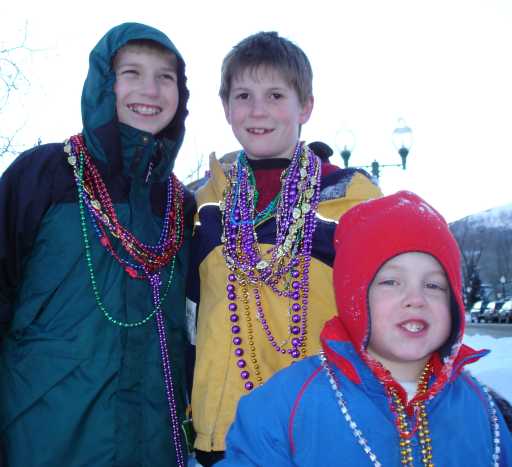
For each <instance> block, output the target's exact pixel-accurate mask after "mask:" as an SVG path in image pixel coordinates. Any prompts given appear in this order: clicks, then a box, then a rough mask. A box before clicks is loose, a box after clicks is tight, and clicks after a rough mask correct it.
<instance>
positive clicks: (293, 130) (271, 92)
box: [223, 66, 313, 159]
mask: <svg viewBox="0 0 512 467" xmlns="http://www.w3.org/2000/svg"><path fill="white" fill-rule="evenodd" d="M223 105H224V111H225V114H226V119H227V121H228V123H229V124H230V125H231V127H232V129H233V133H234V134H235V137H236V138H237V140H238V141H239V142H240V144H241V145H242V147H243V148H244V150H245V152H246V154H247V157H249V158H251V159H270V158H276V157H283V158H291V157H292V155H293V152H294V149H295V146H296V144H297V142H298V139H299V131H300V125H303V124H304V123H306V122H307V121H308V120H309V117H310V115H311V111H312V110H313V97H309V98H308V99H307V100H306V102H305V103H304V104H301V102H300V101H299V97H298V95H297V91H296V90H295V89H294V88H293V87H292V86H291V85H290V84H289V83H288V82H287V81H286V80H285V79H284V78H283V77H282V76H281V74H280V73H279V72H278V71H276V70H273V69H271V68H268V67H263V66H261V67H259V68H256V69H254V70H250V69H246V70H244V71H243V72H241V73H239V74H238V75H235V76H234V77H233V81H232V85H231V89H230V93H229V97H228V99H227V101H225V102H223Z"/></svg>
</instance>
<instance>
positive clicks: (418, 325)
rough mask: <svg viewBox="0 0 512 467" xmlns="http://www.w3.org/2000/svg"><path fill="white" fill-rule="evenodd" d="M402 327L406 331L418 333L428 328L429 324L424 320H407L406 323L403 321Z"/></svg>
mask: <svg viewBox="0 0 512 467" xmlns="http://www.w3.org/2000/svg"><path fill="white" fill-rule="evenodd" d="M400 327H401V328H403V329H405V330H406V331H409V332H412V333H417V332H421V331H423V330H424V329H426V327H427V324H426V323H424V322H422V321H406V322H405V323H401V324H400Z"/></svg>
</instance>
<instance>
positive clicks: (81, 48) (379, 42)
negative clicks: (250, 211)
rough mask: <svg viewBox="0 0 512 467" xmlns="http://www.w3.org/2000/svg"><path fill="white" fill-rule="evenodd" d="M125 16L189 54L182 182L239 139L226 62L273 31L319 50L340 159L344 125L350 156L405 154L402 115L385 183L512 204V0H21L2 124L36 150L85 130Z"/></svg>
mask: <svg viewBox="0 0 512 467" xmlns="http://www.w3.org/2000/svg"><path fill="white" fill-rule="evenodd" d="M84 7H85V8H84ZM126 21H136V22H142V23H146V24H149V25H152V26H155V27H157V28H159V29H161V30H162V31H164V32H165V33H166V34H167V35H169V37H170V38H171V40H172V41H173V42H174V43H175V45H176V46H177V47H178V49H179V50H180V52H181V53H182V55H183V56H184V58H185V60H186V62H187V75H188V86H189V89H190V92H191V98H190V101H189V111H190V114H189V117H188V119H187V134H186V136H185V141H184V144H183V146H182V149H181V151H180V154H179V156H178V160H177V164H176V172H177V174H178V176H179V177H180V178H181V179H182V180H184V179H187V177H189V176H190V175H192V174H194V173H199V174H200V175H203V174H204V170H205V169H206V168H207V167H206V166H207V160H208V155H209V154H210V153H211V152H212V151H214V152H215V153H216V154H217V156H218V157H220V156H222V155H223V154H225V153H227V152H230V151H233V150H237V149H239V148H240V146H239V144H238V143H237V141H236V139H235V138H234V136H233V135H232V132H231V128H230V127H229V125H228V124H227V122H226V120H225V117H224V113H223V110H222V106H221V103H220V99H219V98H218V87H219V82H220V66H221V63H222V59H223V58H224V56H225V55H226V54H227V53H228V51H229V50H230V48H231V47H232V46H233V45H235V44H236V43H237V42H239V41H240V40H241V39H243V38H244V37H246V36H248V35H250V34H252V33H255V32H258V31H263V30H267V31H268V30H275V31H278V32H279V33H280V34H281V35H282V36H284V37H286V38H288V39H290V40H292V41H293V42H295V43H296V44H298V45H299V46H300V47H301V48H302V49H303V50H304V51H305V52H306V54H307V55H308V57H309V59H310V61H311V64H312V67H313V72H314V82H313V89H314V95H315V108H314V110H313V114H312V117H311V119H310V121H309V122H308V123H307V124H306V125H305V126H304V127H303V131H302V138H303V139H304V140H306V141H308V142H311V141H314V140H322V141H325V142H327V143H328V144H329V145H331V146H332V147H333V149H334V150H335V152H336V155H335V156H333V158H332V162H333V163H335V164H337V165H342V160H341V157H340V156H339V151H338V147H337V138H336V135H337V134H338V133H339V132H340V131H341V130H349V131H351V132H352V133H353V134H354V135H355V146H354V149H353V152H352V157H351V161H350V162H351V164H353V165H359V166H364V165H368V164H370V163H371V162H372V161H373V160H374V159H376V160H378V161H379V163H381V164H395V163H399V162H400V159H399V156H398V153H397V151H396V149H395V147H394V146H393V144H392V137H391V135H392V132H393V130H394V129H395V127H396V126H397V122H398V119H399V118H402V119H404V120H405V122H406V124H407V125H408V126H409V127H410V128H411V129H412V132H413V144H412V147H411V150H410V154H409V157H408V161H407V170H406V171H402V170H401V169H400V168H395V167H389V168H384V169H383V170H382V171H381V178H380V185H381V188H382V190H383V191H384V193H386V194H389V193H392V192H395V191H397V190H400V189H408V190H412V191H415V192H417V193H418V194H419V195H421V196H422V197H424V198H425V199H426V200H427V201H429V202H430V203H431V204H432V205H433V206H434V207H436V208H437V209H438V210H439V211H440V212H441V213H442V214H443V215H444V216H445V217H446V218H447V220H448V221H454V220H457V219H459V218H461V217H464V216H466V215H469V214H471V213H475V212H479V211H482V210H485V209H489V208H492V207H496V206H502V205H505V204H509V203H511V201H512V199H511V198H512V196H511V192H512V189H511V183H510V178H511V168H512V162H511V156H512V138H511V137H510V135H511V131H510V130H511V124H512V60H510V48H511V44H512V27H511V24H512V2H510V1H509V0H449V1H447V0H431V1H429V2H425V1H423V0H387V1H385V2H384V1H382V0H337V1H336V2H327V1H323V2H322V1H319V2H311V1H309V2H306V1H303V0H294V1H292V0H280V1H275V0H273V1H269V0H259V1H258V2H253V3H250V2H239V1H238V2H237V1H227V0H216V1H215V2H200V1H194V0H189V1H188V2H179V4H178V3H177V2H169V1H165V2H163V1H153V0H146V1H145V2H140V1H138V2H134V1H133V2H132V1H128V0H127V1H124V2H122V3H121V2H115V1H114V2H105V1H102V2H99V1H97V0H89V1H87V2H79V3H76V4H75V3H69V2H67V3H64V2H57V1H54V0H48V1H45V2H39V1H37V2H36V1H26V0H19V1H17V2H14V3H12V4H11V5H10V7H9V9H8V10H5V9H4V10H3V11H2V16H1V18H0V31H1V34H0V49H3V48H8V47H10V46H13V45H17V44H18V43H19V42H20V40H21V39H22V37H23V31H24V28H25V25H26V28H27V40H26V45H27V46H28V47H30V48H31V49H32V52H30V53H25V52H23V51H19V52H18V53H17V54H16V55H15V56H14V58H15V59H16V60H17V63H19V64H20V66H21V67H22V69H23V71H24V73H25V76H26V78H27V82H25V83H22V84H21V85H20V88H19V90H18V91H17V92H16V93H15V94H14V95H13V96H12V98H11V100H10V101H9V103H8V105H7V106H6V107H4V108H3V109H2V112H1V113H0V128H1V129H2V130H1V131H2V133H6V132H11V133H14V132H17V133H16V143H17V145H18V148H19V149H26V148H28V147H31V146H33V145H34V144H35V143H36V141H37V140H38V138H41V140H42V141H43V142H44V143H46V142H56V141H62V140H63V139H65V138H66V137H67V136H69V135H71V134H74V133H77V132H79V131H80V130H81V116H80V95H81V90H82V85H83V81H84V79H85V76H86V73H87V66H88V65H87V62H88V54H89V52H90V50H91V49H92V48H93V47H94V45H95V44H96V43H97V42H98V40H99V39H100V38H101V36H102V35H103V34H104V33H105V32H107V31H108V30H109V29H110V28H111V27H113V26H115V25H117V24H120V23H122V22H126ZM8 162H9V161H8V160H7V159H6V160H4V161H0V170H3V167H5V165H6V164H7V163H8ZM201 162H202V163H203V165H202V166H201V167H200V168H199V169H198V167H199V166H200V164H201ZM189 181H190V180H189Z"/></svg>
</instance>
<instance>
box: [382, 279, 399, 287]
mask: <svg viewBox="0 0 512 467" xmlns="http://www.w3.org/2000/svg"><path fill="white" fill-rule="evenodd" d="M379 285H390V286H391V285H398V281H397V280H395V279H383V280H381V281H379Z"/></svg>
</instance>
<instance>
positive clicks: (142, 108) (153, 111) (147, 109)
mask: <svg viewBox="0 0 512 467" xmlns="http://www.w3.org/2000/svg"><path fill="white" fill-rule="evenodd" d="M128 108H129V109H130V110H131V111H132V112H135V113H136V114H140V115H157V114H159V113H160V112H161V111H162V109H160V108H159V107H154V106H149V105H142V104H129V105H128Z"/></svg>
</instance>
